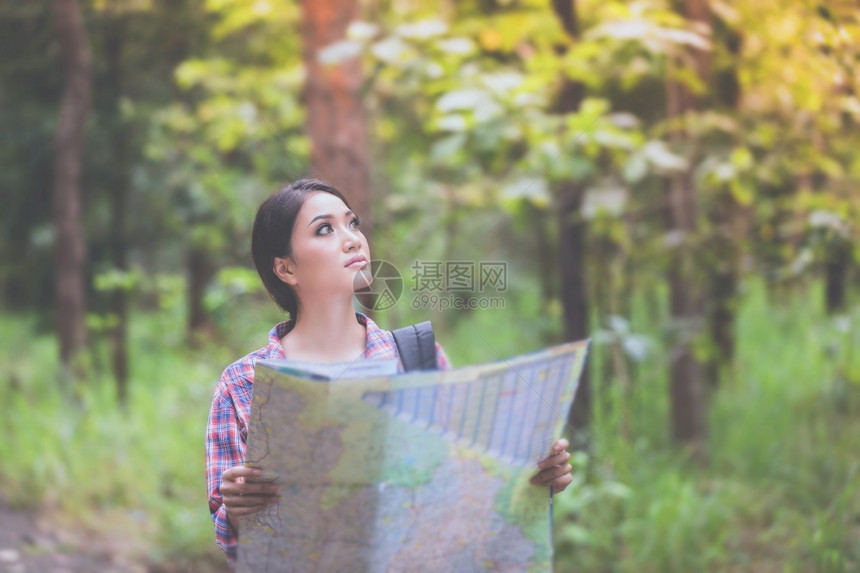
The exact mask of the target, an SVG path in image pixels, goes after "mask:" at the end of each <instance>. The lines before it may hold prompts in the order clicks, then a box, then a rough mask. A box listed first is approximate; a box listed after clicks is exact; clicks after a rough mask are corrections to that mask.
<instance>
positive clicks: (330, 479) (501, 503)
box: [238, 341, 588, 573]
mask: <svg viewBox="0 0 860 573" xmlns="http://www.w3.org/2000/svg"><path fill="white" fill-rule="evenodd" d="M587 349H588V342H587V341H582V342H572V343H568V344H563V345H560V346H555V347H551V348H547V349H544V350H541V351H538V352H534V353H531V354H525V355H522V356H518V357H515V358H510V359H507V360H500V361H498V362H492V363H487V364H481V365H477V366H467V367H463V368H455V369H452V370H444V371H424V372H413V373H406V374H397V373H396V370H397V361H396V360H359V361H356V362H354V363H351V364H346V363H344V364H327V365H320V364H305V363H298V362H293V361H260V362H258V363H257V366H256V372H255V378H254V380H255V381H254V396H253V402H252V406H251V420H250V425H249V431H248V442H247V444H248V448H247V455H246V465H248V466H251V467H255V468H260V469H262V470H263V476H262V478H261V479H263V480H267V481H274V482H276V483H277V484H278V485H279V494H280V496H281V499H280V502H279V503H278V504H273V505H271V506H269V507H268V508H267V509H266V510H264V511H263V512H261V513H258V514H256V515H253V516H248V517H243V518H242V520H241V526H240V537H239V561H238V570H239V571H241V572H248V573H250V572H255V573H259V572H267V571H272V572H274V571H278V572H280V571H300V572H307V571H320V572H341V571H344V572H352V571H356V572H358V571H362V572H363V571H371V572H389V571H390V572H397V571H484V570H488V571H511V572H513V571H535V572H537V571H550V570H551V567H552V532H551V527H550V520H551V504H550V502H549V495H548V490H547V488H543V487H537V486H534V485H530V484H529V483H528V481H529V478H530V477H531V476H533V475H534V474H535V473H536V472H537V468H536V465H537V462H538V461H540V460H541V459H543V458H545V457H547V456H548V455H549V453H550V449H551V447H552V444H553V443H554V442H555V440H556V439H558V438H559V437H561V433H562V429H563V426H564V423H565V418H566V416H567V413H568V411H569V409H570V405H571V402H572V401H573V395H574V392H575V390H576V386H577V382H578V380H579V376H580V373H581V371H582V368H583V364H584V362H585V355H586V352H587Z"/></svg>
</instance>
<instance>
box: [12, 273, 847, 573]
mask: <svg viewBox="0 0 860 573" xmlns="http://www.w3.org/2000/svg"><path fill="white" fill-rule="evenodd" d="M512 296H513V295H512ZM517 296H520V295H517ZM820 298H821V297H820V293H819V292H818V291H817V289H816V288H815V287H811V290H810V291H809V292H806V293H802V295H798V296H797V297H796V298H795V299H792V300H789V301H783V302H781V303H775V302H773V301H771V300H769V299H768V297H767V294H766V292H765V289H764V288H763V286H762V285H761V284H756V283H753V284H751V285H750V287H749V290H748V292H747V293H746V294H745V296H744V300H743V302H742V304H741V306H740V310H739V315H738V323H737V348H738V359H737V365H736V368H735V369H734V373H733V376H731V377H729V378H727V379H726V380H725V381H724V383H723V384H722V386H721V387H720V389H719V390H718V391H717V392H715V393H714V394H713V395H712V396H711V398H710V403H711V407H710V436H709V444H708V445H709V460H708V462H707V463H706V464H701V463H694V462H692V461H691V460H690V459H688V458H687V457H686V456H685V455H684V453H683V452H680V451H678V450H677V449H676V448H673V447H672V446H671V445H670V444H669V440H668V400H667V395H668V390H667V381H666V377H665V363H666V362H665V361H666V355H667V350H666V346H667V344H666V343H665V340H664V336H665V335H664V332H663V331H661V330H660V329H659V327H655V326H654V325H660V324H664V323H665V320H664V317H663V316H662V314H661V313H662V312H663V310H661V309H660V308H659V306H658V305H654V304H647V303H646V302H645V301H637V302H636V304H634V305H633V308H634V310H633V313H632V316H631V317H629V319H630V325H631V330H632V331H633V332H637V333H641V334H645V335H648V336H649V337H650V339H651V340H652V346H651V352H650V354H649V355H648V356H647V357H646V358H645V359H644V360H643V361H642V362H640V363H638V364H631V388H630V390H629V392H628V393H626V394H625V393H623V392H622V391H621V386H620V385H619V384H618V383H617V380H616V376H615V373H614V371H613V370H612V367H611V365H610V363H609V361H608V359H607V355H606V354H607V353H606V348H605V347H602V346H599V345H594V346H593V347H592V348H593V352H592V356H591V357H590V359H589V360H590V367H591V368H592V374H593V380H595V381H596V382H595V386H594V388H595V400H596V405H597V407H596V411H595V423H594V437H595V448H594V456H592V457H591V458H587V457H585V456H584V455H578V456H577V457H576V459H575V465H576V468H577V471H576V473H575V475H576V479H577V482H576V484H575V487H572V488H570V489H568V491H567V492H565V494H563V495H561V496H559V497H558V498H557V503H556V508H557V509H556V511H557V518H556V540H557V545H556V559H557V566H558V567H557V568H558V570H560V571H618V572H627V571H637V572H638V571H644V572H648V571H654V572H657V571H660V572H663V571H668V572H672V571H787V572H790V571H813V570H814V571H826V572H847V571H852V570H857V569H858V568H860V543H858V539H860V461H858V458H857V456H856V443H857V442H858V441H860V416H858V414H860V352H856V351H854V349H855V348H860V340H858V336H860V312H857V311H855V312H854V315H853V316H850V317H843V318H841V319H835V320H834V319H830V318H827V317H825V316H824V313H823V311H822V310H821V308H819V306H818V305H816V304H810V302H809V301H814V300H820ZM247 302H248V304H247V305H245V304H234V305H232V306H231V305H226V306H224V307H222V309H221V310H220V311H219V313H220V314H218V316H217V318H218V320H219V321H220V324H221V326H222V329H221V331H222V332H227V333H229V337H227V338H222V339H219V340H209V341H208V342H207V343H206V344H204V345H203V347H202V348H200V349H198V350H192V349H189V348H188V347H187V346H186V345H185V343H184V336H183V324H182V317H184V315H185V314H184V309H182V308H181V307H180V306H179V303H176V302H172V303H170V304H169V305H168V306H167V307H165V308H163V309H161V310H160V311H157V312H148V313H140V314H137V315H135V316H134V320H133V323H132V332H131V337H130V338H131V348H132V373H131V380H130V403H129V406H128V408H127V409H125V410H122V409H119V408H117V407H116V399H115V391H114V386H113V381H112V378H111V376H110V374H109V373H108V372H107V367H106V364H107V363H108V359H107V352H108V349H107V346H106V342H105V340H103V337H102V338H98V339H97V342H96V344H95V345H94V352H93V353H92V355H91V356H90V360H89V362H88V365H87V368H88V372H89V374H88V376H87V380H86V382H85V383H83V384H80V385H78V386H77V387H76V388H74V389H68V388H67V389H65V390H63V386H62V380H61V378H60V377H59V376H58V374H57V362H56V357H55V356H56V347H55V340H54V338H53V336H52V335H50V334H46V333H40V332H39V329H38V327H37V325H36V324H35V323H34V321H32V320H31V319H30V318H29V317H26V316H10V315H6V316H3V317H2V318H0V358H2V359H3V361H4V363H5V364H7V365H9V366H8V367H7V368H6V369H5V373H4V375H3V377H2V378H0V392H2V394H3V396H4V397H5V400H4V401H3V405H2V406H0V431H2V432H3V433H4V435H5V436H7V438H6V439H4V440H0V479H2V480H3V483H4V487H3V496H4V498H5V500H6V501H7V503H12V504H14V505H16V506H23V507H33V508H39V509H40V510H42V511H50V512H52V513H53V514H54V516H55V519H56V520H58V521H59V522H60V523H66V524H68V526H69V530H71V531H73V532H74V534H75V535H77V537H76V538H73V539H72V541H71V542H72V543H74V542H79V543H81V544H84V543H89V544H90V546H92V543H94V542H93V540H101V541H98V543H102V544H103V545H104V547H113V548H114V549H115V548H116V547H118V546H119V547H121V551H123V552H125V553H126V554H127V555H128V556H129V558H131V559H136V560H139V561H145V562H148V563H157V564H158V563H160V564H162V566H164V567H166V565H164V564H172V566H173V567H174V569H183V568H185V569H187V568H190V567H191V564H193V563H198V564H199V563H204V564H205V563H209V564H211V568H215V567H216V565H215V564H220V563H222V561H221V557H220V552H219V551H218V550H217V548H215V546H214V543H213V538H212V526H211V522H210V519H209V514H208V510H207V508H206V492H205V483H204V477H203V437H204V428H205V425H206V416H207V412H208V408H209V403H210V400H211V395H212V390H213V388H214V384H215V381H216V380H217V377H218V375H219V374H220V372H221V370H222V369H223V368H224V367H225V366H226V365H227V364H228V363H229V362H230V361H232V360H234V359H236V358H237V357H239V356H241V355H242V354H244V353H246V352H248V351H250V350H253V349H254V348H257V347H259V346H262V345H263V344H264V343H265V333H266V331H267V330H268V328H269V327H270V325H271V323H272V322H274V321H275V320H277V318H278V317H277V314H276V313H275V312H274V311H272V310H271V308H272V307H271V306H270V305H267V304H263V305H261V304H259V303H258V301H257V300H256V299H252V300H249V301H247ZM515 302H516V304H517V308H518V309H519V312H520V315H530V314H531V313H538V312H540V311H539V307H538V305H537V301H535V300H533V298H529V297H528V296H526V295H523V296H522V298H521V299H518V300H516V301H515ZM240 307H241V308H243V309H245V310H243V311H242V312H241V313H240V312H239V311H238V310H236V309H238V308H240ZM523 309H527V310H523ZM505 312H507V313H508V314H513V311H511V310H510V309H508V310H507V311H489V310H486V311H475V312H473V313H470V314H469V315H468V316H463V317H458V318H461V320H460V321H459V322H456V323H453V322H452V323H442V324H441V328H440V329H439V331H438V338H439V340H440V341H441V342H442V344H443V345H444V346H445V348H446V351H447V353H448V355H449V356H450V357H451V359H452V360H453V362H454V364H457V365H462V364H467V363H470V362H476V361H480V360H493V359H498V358H501V357H505V356H510V355H514V354H518V353H520V352H524V351H528V350H534V349H537V348H539V347H540V346H542V345H543V344H544V343H543V342H541V341H542V340H545V337H546V336H547V333H548V331H547V326H546V324H544V323H543V322H540V323H539V321H535V322H534V323H533V324H526V325H521V326H518V327H517V328H516V330H515V331H512V330H510V329H508V328H499V327H498V325H499V324H500V321H502V322H503V323H504V324H509V323H510V318H509V317H506V315H505ZM407 314H408V313H407ZM399 318H400V319H402V320H400V322H402V323H404V324H405V323H406V322H408V321H409V320H410V318H411V316H404V317H399ZM420 319H421V317H420V316H417V317H416V318H415V320H420ZM503 319H504V320H503ZM378 322H380V324H382V325H383V326H385V327H388V328H391V327H393V326H395V325H393V324H388V322H389V321H388V319H387V318H386V317H385V316H381V317H380V318H379V320H378ZM439 322H440V323H441V322H442V321H439ZM846 325H847V327H846ZM225 336H227V335H225ZM852 352H853V355H852ZM624 401H626V403H627V404H629V407H628V408H626V409H625V408H624V407H622V404H623V402H624ZM625 418H627V419H625ZM625 425H626V426H627V427H629V428H630V434H629V436H625V435H624V434H623V432H622V431H621V428H622V427H623V426H625ZM204 568H205V566H204Z"/></svg>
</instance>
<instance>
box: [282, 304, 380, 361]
mask: <svg viewBox="0 0 860 573" xmlns="http://www.w3.org/2000/svg"><path fill="white" fill-rule="evenodd" d="M355 319H356V320H357V321H358V323H359V324H362V325H364V326H365V328H366V330H367V335H366V336H365V338H364V354H363V355H362V358H374V359H385V358H396V357H397V355H396V354H395V353H394V350H393V347H394V343H393V341H394V337H393V336H392V334H391V333H390V332H388V331H387V330H383V329H381V328H379V326H378V325H377V324H376V323H375V322H373V320H371V318H370V317H368V316H367V315H366V314H364V313H362V312H358V311H356V312H355ZM293 326H295V320H293V319H290V320H286V321H284V322H279V323H278V324H276V325H275V326H274V327H272V330H270V331H269V346H268V350H269V352H268V358H273V359H279V358H280V359H285V358H286V357H287V356H286V354H285V353H284V347H283V346H281V338H283V337H284V336H286V334H287V333H288V332H289V331H291V330H292V329H293Z"/></svg>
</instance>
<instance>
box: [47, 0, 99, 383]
mask: <svg viewBox="0 0 860 573" xmlns="http://www.w3.org/2000/svg"><path fill="white" fill-rule="evenodd" d="M53 19H54V26H55V27H56V31H57V40H58V43H59V46H60V54H61V56H62V61H63V74H64V87H63V99H62V104H61V106H60V117H59V121H58V122H57V131H56V134H55V137H54V154H55V156H54V200H53V204H54V226H55V232H56V237H55V256H56V272H57V279H56V297H57V303H56V304H57V319H58V320H57V330H58V333H59V338H60V361H61V362H62V364H64V365H65V366H70V365H73V363H74V360H75V357H76V355H77V354H78V353H79V352H80V351H81V350H82V349H83V348H84V346H85V345H86V324H85V320H86V289H85V281H84V276H85V265H86V244H85V239H84V229H83V224H82V221H81V188H80V185H81V182H80V179H81V153H82V148H83V139H84V131H85V129H86V121H87V114H88V113H89V108H90V99H91V93H92V86H91V81H92V79H91V73H92V63H91V57H90V47H89V42H88V40H87V34H86V29H85V28H84V22H83V17H82V16H81V11H80V7H79V6H78V2H77V0H54V4H53Z"/></svg>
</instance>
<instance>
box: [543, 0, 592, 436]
mask: <svg viewBox="0 0 860 573" xmlns="http://www.w3.org/2000/svg"><path fill="white" fill-rule="evenodd" d="M552 7H553V10H554V11H555V14H556V16H557V17H558V20H559V22H560V23H561V25H562V27H563V28H564V31H565V32H566V33H567V35H568V36H569V37H570V38H571V39H573V40H576V39H577V38H578V37H579V20H578V18H577V13H576V0H553V2H552ZM561 51H562V52H563V51H564V48H561ZM584 98H585V86H584V85H583V84H582V82H579V81H575V80H572V79H570V77H568V76H567V75H566V74H564V73H562V79H561V88H560V90H559V93H558V96H557V98H556V101H555V111H556V112H557V113H561V114H568V113H576V112H577V111H579V108H580V106H581V105H582V100H583V99H584ZM554 191H555V204H556V209H557V213H558V228H559V248H558V257H559V260H558V263H559V274H560V277H561V302H562V307H563V312H564V335H565V338H566V339H567V340H582V339H584V338H586V336H587V334H588V298H587V294H586V291H585V288H586V287H585V240H586V226H585V225H586V223H585V220H584V219H583V217H582V215H581V208H582V200H583V196H584V194H585V186H584V184H583V183H582V182H580V181H575V180H566V181H560V182H558V183H557V184H556V185H555V189H554ZM590 418H591V383H590V380H589V377H588V372H587V370H586V371H585V372H583V373H582V378H581V379H580V382H579V387H578V388H577V390H576V397H575V400H574V401H573V405H572V406H571V410H570V413H569V415H568V419H569V420H570V424H571V426H573V428H574V429H576V430H582V429H584V428H586V427H587V426H588V423H589V420H590Z"/></svg>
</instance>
